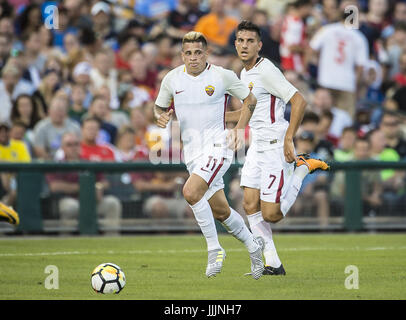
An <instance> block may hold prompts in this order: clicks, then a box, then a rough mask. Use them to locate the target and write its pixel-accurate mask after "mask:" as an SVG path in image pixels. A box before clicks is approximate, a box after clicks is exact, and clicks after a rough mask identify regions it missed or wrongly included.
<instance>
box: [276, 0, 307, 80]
mask: <svg viewBox="0 0 406 320" xmlns="http://www.w3.org/2000/svg"><path fill="white" fill-rule="evenodd" d="M311 9H312V3H311V1H310V0H296V1H295V2H293V3H292V4H291V5H290V6H289V7H288V11H287V13H286V15H285V17H284V19H283V24H282V31H281V39H280V47H279V49H280V56H281V64H282V68H283V69H284V70H293V71H296V72H299V73H302V72H304V71H305V68H304V65H303V63H304V61H303V58H304V57H303V56H304V52H305V50H306V48H307V41H308V40H307V39H306V25H305V23H304V19H306V17H307V16H308V15H309V14H310V12H311Z"/></svg>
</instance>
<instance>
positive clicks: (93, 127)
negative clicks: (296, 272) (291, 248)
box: [0, 0, 406, 225]
mask: <svg viewBox="0 0 406 320" xmlns="http://www.w3.org/2000/svg"><path fill="white" fill-rule="evenodd" d="M348 8H350V9H351V8H352V9H351V10H352V11H353V12H354V16H353V17H352V18H351V19H350V20H348V21H347V20H346V21H343V20H342V19H341V17H342V13H343V12H344V10H348ZM49 9H51V10H49ZM243 19H246V20H251V21H253V22H254V23H256V24H257V25H259V26H260V27H261V31H262V41H263V49H262V52H261V55H262V56H265V57H267V58H269V59H270V60H271V61H273V62H274V63H275V65H277V66H278V67H279V68H280V69H281V70H282V71H283V73H284V74H285V76H286V77H287V79H288V80H289V81H290V82H291V83H292V84H293V85H294V86H295V87H297V88H298V89H299V90H300V92H301V93H302V94H303V95H304V96H305V97H306V99H307V101H308V103H309V105H308V111H307V113H306V114H305V116H304V119H303V123H302V125H301V127H300V128H299V132H298V135H297V138H296V148H297V152H298V153H299V152H307V153H310V154H312V156H313V157H318V158H322V159H324V160H327V161H349V160H369V159H375V160H381V161H399V160H401V159H406V140H405V139H406V1H404V0H403V1H394V0H369V1H368V0H358V1H355V0H354V1H347V0H344V1H340V0H294V1H289V0H287V1H285V0H241V1H240V0H201V1H199V0H148V1H147V0H110V1H92V0H61V1H40V0H32V1H28V0H8V1H5V0H0V72H1V80H0V103H1V105H0V161H35V160H37V161H38V160H55V161H77V160H86V161H117V162H120V161H149V155H150V153H151V152H157V151H159V150H160V151H161V152H165V151H169V154H170V155H171V156H173V155H176V154H179V153H178V152H177V151H179V150H180V149H181V145H180V141H175V140H172V139H171V137H172V136H173V134H174V132H175V133H176V132H177V130H178V129H177V128H176V123H175V122H174V123H173V126H172V127H171V128H170V129H169V130H163V129H159V128H158V127H157V126H156V125H155V124H154V122H153V106H154V101H155V98H156V95H157V92H158V90H159V86H160V82H161V80H162V78H163V77H164V76H165V74H166V73H167V72H169V71H170V70H171V69H172V68H174V67H177V66H179V65H181V64H182V61H181V58H180V50H181V39H182V37H183V35H184V34H186V33H187V32H188V31H191V30H196V31H200V32H202V33H203V34H204V35H205V36H206V37H207V39H208V41H209V43H210V50H211V54H210V57H209V61H210V62H211V63H213V64H217V65H221V66H223V67H225V68H228V69H232V70H234V71H235V72H236V73H237V75H239V73H240V71H241V69H242V64H241V62H240V61H239V59H238V57H237V55H236V53H235V49H234V40H235V34H234V30H235V28H236V26H237V24H238V23H239V22H240V21H241V20H243ZM342 28H350V29H351V30H352V34H353V35H354V36H353V37H354V39H353V40H351V41H352V42H351V41H349V42H346V41H344V40H345V39H341V38H340V37H339V36H337V34H339V32H338V33H337V30H340V29H342ZM354 79H355V81H353V80H354ZM352 83H355V85H352ZM240 106H241V103H240V101H238V100H236V99H231V100H230V102H229V105H228V110H234V109H238V108H239V107H240ZM286 117H287V118H289V106H288V107H287V109H286ZM229 125H230V126H231V127H232V126H233V124H229ZM246 136H247V142H246V144H247V145H248V144H249V134H248V130H247V135H246ZM169 148H170V150H169ZM186 177H187V174H186V172H175V173H172V172H137V173H124V174H120V175H104V176H98V178H97V184H96V189H97V191H98V199H99V206H98V212H99V213H100V215H102V216H103V215H104V216H110V218H112V219H119V218H120V217H121V216H123V205H122V204H123V203H124V202H125V201H130V200H137V199H139V197H140V195H141V198H143V199H144V198H145V201H143V212H144V213H145V214H146V215H147V216H150V217H167V216H171V217H176V218H182V217H185V216H188V215H190V216H191V212H190V209H189V207H188V206H187V204H186V202H185V201H184V200H183V199H182V197H180V196H179V194H180V192H179V191H180V190H181V187H182V184H183V183H184V181H185V178H186ZM343 177H344V176H343V173H342V172H338V173H337V174H335V175H334V176H333V175H328V174H325V173H320V174H317V173H316V174H313V175H311V176H309V177H308V178H306V180H305V181H304V183H303V186H302V190H301V196H300V197H299V198H298V201H297V203H296V204H295V206H294V207H293V209H292V213H291V214H292V215H293V216H303V215H306V214H309V215H313V214H314V215H316V216H318V217H319V219H320V223H321V224H322V225H326V224H327V223H328V217H329V216H331V215H333V214H334V212H333V211H334V208H333V207H334V206H332V204H334V203H337V204H338V206H339V205H342V201H343V196H344V188H345V185H344V179H343ZM1 178H2V179H1V185H2V186H1V193H2V200H3V201H4V202H5V203H7V204H9V205H12V204H14V202H15V199H16V190H17V188H16V181H15V177H14V176H13V175H11V174H4V173H3V174H2V175H1ZM238 181H239V178H238V177H235V179H234V180H233V181H232V183H231V185H230V198H231V199H232V201H233V202H234V206H235V207H236V208H239V206H241V202H242V198H241V197H242V194H241V190H240V189H239V183H238ZM47 182H48V189H49V192H50V194H55V195H56V194H57V195H58V197H60V196H61V195H63V197H62V198H61V199H60V202H59V211H60V213H61V216H63V215H66V216H68V217H73V216H77V213H78V208H77V206H78V203H77V200H76V201H75V198H77V193H78V188H79V187H78V175H77V174H73V173H70V174H49V175H47ZM362 183H363V201H364V211H365V212H364V213H365V214H366V215H376V214H381V213H382V212H385V213H390V214H399V213H400V214H401V212H402V211H404V203H406V190H405V175H404V172H395V171H394V170H383V171H379V172H368V171H365V172H363V179H362ZM145 195H148V196H145ZM150 195H154V196H150ZM137 197H138V198H137ZM62 200H63V201H62ZM340 202H341V204H340ZM402 204H403V205H402ZM239 211H241V212H243V210H239Z"/></svg>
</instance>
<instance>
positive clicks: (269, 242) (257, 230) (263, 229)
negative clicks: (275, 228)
mask: <svg viewBox="0 0 406 320" xmlns="http://www.w3.org/2000/svg"><path fill="white" fill-rule="evenodd" d="M247 218H248V222H249V224H250V228H251V231H252V233H253V234H254V236H255V237H262V238H263V239H264V241H265V248H264V256H265V265H267V266H271V267H274V268H278V267H280V265H281V264H282V263H281V261H280V259H279V256H278V253H277V252H276V248H275V244H274V242H273V239H272V229H271V225H270V224H269V223H268V222H266V221H265V220H264V218H263V217H262V212H261V211H259V212H257V213H254V214H249V215H247Z"/></svg>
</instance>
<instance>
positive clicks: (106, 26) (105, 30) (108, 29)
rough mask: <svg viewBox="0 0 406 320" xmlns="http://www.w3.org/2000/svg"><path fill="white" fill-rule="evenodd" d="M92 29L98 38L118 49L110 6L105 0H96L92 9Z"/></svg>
mask: <svg viewBox="0 0 406 320" xmlns="http://www.w3.org/2000/svg"><path fill="white" fill-rule="evenodd" d="M90 14H91V20H92V29H93V31H94V32H95V36H96V38H98V39H100V40H102V41H103V43H104V44H106V45H108V46H109V47H110V48H112V49H116V46H117V42H116V36H117V35H116V32H115V31H114V29H113V27H112V15H111V9H110V6H109V5H108V4H107V3H106V2H103V1H99V2H96V3H95V4H94V5H93V6H92V8H91V9H90Z"/></svg>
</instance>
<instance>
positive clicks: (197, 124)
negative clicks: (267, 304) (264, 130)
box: [154, 31, 264, 279]
mask: <svg viewBox="0 0 406 320" xmlns="http://www.w3.org/2000/svg"><path fill="white" fill-rule="evenodd" d="M181 54H182V59H183V62H184V63H185V64H184V65H181V66H179V67H177V68H175V69H173V70H171V71H170V72H169V73H168V74H167V75H166V76H165V77H164V79H163V80H162V83H161V88H160V90H159V93H158V97H157V99H156V101H155V109H154V111H155V119H156V123H157V125H158V126H159V127H162V128H165V127H166V125H167V124H168V122H169V120H170V119H171V117H172V114H173V112H174V110H175V113H176V117H177V119H178V121H179V125H180V130H181V138H182V142H183V152H184V159H185V163H186V166H187V169H188V171H189V173H190V177H189V178H188V180H187V181H186V183H185V185H184V188H183V195H184V197H185V199H186V201H187V202H188V203H189V205H190V206H191V208H192V210H193V213H194V215H195V218H196V220H197V222H198V224H199V226H200V229H201V231H202V233H203V235H204V236H205V238H206V242H207V249H208V263H207V268H206V275H207V276H208V277H211V276H215V275H216V274H217V273H219V272H220V271H221V268H222V265H223V261H224V258H225V256H226V254H225V251H224V249H223V248H222V247H221V245H220V243H219V240H218V237H217V230H216V226H215V222H214V218H216V219H217V220H219V221H220V222H221V223H222V224H223V225H224V227H225V228H226V229H227V230H228V232H229V233H231V234H232V235H233V236H234V237H236V238H237V239H238V240H240V241H241V242H243V243H244V244H245V246H246V247H247V249H248V251H249V253H250V258H251V271H252V277H253V278H254V279H258V278H259V277H260V276H261V275H262V273H263V270H264V265H263V261H262V249H263V242H261V241H259V240H257V239H255V238H254V236H253V234H252V233H251V232H250V231H249V229H248V227H247V226H246V225H245V223H244V220H243V218H242V217H241V215H240V214H239V213H238V212H236V211H235V210H233V209H232V208H230V207H229V205H228V202H227V199H226V197H225V194H224V190H223V188H224V183H223V175H224V173H225V172H226V171H227V169H228V168H229V166H230V164H231V162H232V158H233V154H234V152H233V150H232V149H230V148H229V145H231V146H232V147H233V148H234V147H236V146H237V145H240V144H241V141H239V140H238V136H237V135H236V134H233V135H227V131H226V130H225V112H226V105H227V97H228V94H231V95H233V96H235V97H237V98H239V99H241V100H243V107H242V111H241V116H240V117H239V120H238V123H237V125H236V128H234V129H233V131H230V132H233V133H235V132H236V131H237V130H238V129H242V128H245V126H246V125H247V124H248V122H249V119H250V118H251V115H252V113H253V111H254V109H255V105H256V99H255V97H254V95H253V94H252V93H251V92H250V91H249V89H248V88H247V87H246V86H245V85H244V84H243V82H242V81H241V80H240V79H238V77H237V75H236V74H235V73H234V72H232V71H230V70H226V69H223V68H221V67H218V66H215V65H212V64H209V63H207V56H208V51H207V40H206V38H205V37H204V36H203V34H201V33H199V32H193V31H192V32H189V33H187V34H186V35H185V36H184V38H183V40H182V53H181ZM172 102H173V104H174V110H173V109H169V110H168V107H170V105H171V104H172ZM213 216H214V218H213Z"/></svg>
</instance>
